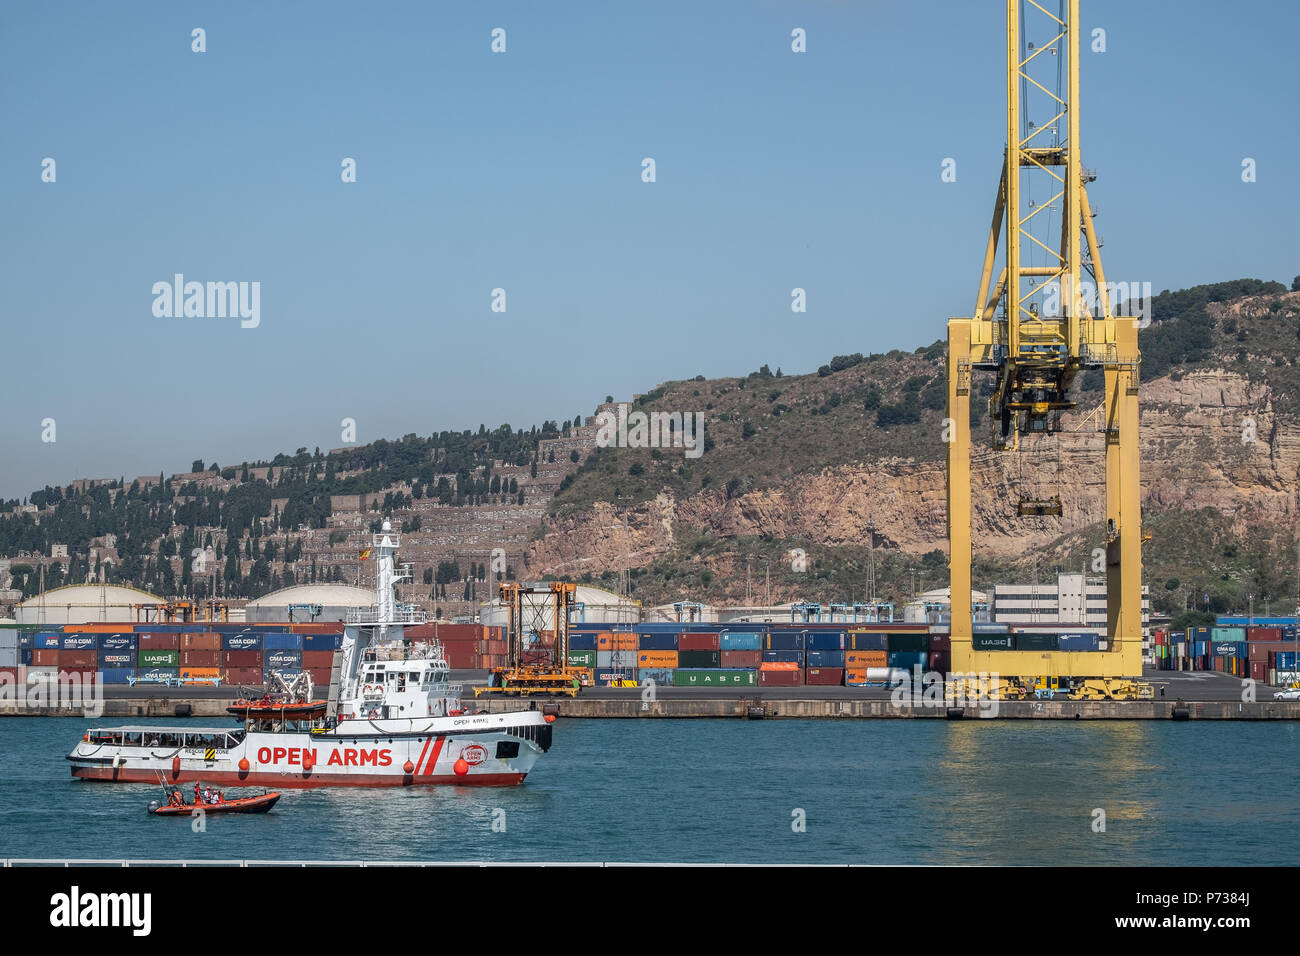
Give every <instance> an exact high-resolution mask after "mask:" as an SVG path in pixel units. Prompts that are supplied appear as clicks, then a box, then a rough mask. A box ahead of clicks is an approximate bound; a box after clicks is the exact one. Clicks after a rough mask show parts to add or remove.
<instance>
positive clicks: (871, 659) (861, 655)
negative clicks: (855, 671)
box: [844, 651, 889, 668]
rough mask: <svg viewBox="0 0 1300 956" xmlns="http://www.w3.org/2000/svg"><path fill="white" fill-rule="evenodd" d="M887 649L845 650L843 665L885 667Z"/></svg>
mask: <svg viewBox="0 0 1300 956" xmlns="http://www.w3.org/2000/svg"><path fill="white" fill-rule="evenodd" d="M888 656H889V653H888V652H887V651H845V653H844V666H845V667H850V668H867V667H885V666H886V664H887V660H888Z"/></svg>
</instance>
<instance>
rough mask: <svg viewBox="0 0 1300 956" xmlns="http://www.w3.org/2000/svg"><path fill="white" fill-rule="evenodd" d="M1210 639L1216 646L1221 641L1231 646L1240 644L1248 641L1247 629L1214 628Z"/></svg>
mask: <svg viewBox="0 0 1300 956" xmlns="http://www.w3.org/2000/svg"><path fill="white" fill-rule="evenodd" d="M1210 630H1211V634H1212V635H1213V636H1212V637H1211V638H1210V639H1211V640H1212V641H1214V642H1215V643H1216V644H1217V643H1219V642H1220V641H1222V642H1225V643H1229V644H1240V643H1241V642H1242V641H1244V640H1246V629H1245V628H1244V627H1214V628H1211V629H1210Z"/></svg>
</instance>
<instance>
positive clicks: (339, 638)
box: [302, 633, 343, 654]
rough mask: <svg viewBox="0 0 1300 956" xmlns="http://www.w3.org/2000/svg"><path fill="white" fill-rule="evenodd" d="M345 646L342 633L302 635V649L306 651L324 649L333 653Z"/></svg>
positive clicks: (318, 651) (320, 650)
mask: <svg viewBox="0 0 1300 956" xmlns="http://www.w3.org/2000/svg"><path fill="white" fill-rule="evenodd" d="M342 646H343V635H342V634H323V633H322V634H304V635H303V636H302V649H303V651H304V653H305V652H307V651H315V652H316V653H320V652H322V651H324V652H326V653H329V654H333V653H334V652H335V651H337V650H339V649H340V648H341V647H342Z"/></svg>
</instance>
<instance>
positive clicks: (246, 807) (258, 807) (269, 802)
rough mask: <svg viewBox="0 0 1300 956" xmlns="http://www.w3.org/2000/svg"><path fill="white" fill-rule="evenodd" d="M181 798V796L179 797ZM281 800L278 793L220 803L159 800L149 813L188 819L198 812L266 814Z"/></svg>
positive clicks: (154, 803)
mask: <svg viewBox="0 0 1300 956" xmlns="http://www.w3.org/2000/svg"><path fill="white" fill-rule="evenodd" d="M177 796H178V797H179V795H177ZM279 799H280V795H279V794H278V793H261V794H258V795H257V796H255V797H237V798H235V799H234V800H225V799H223V800H221V801H220V802H218V803H186V802H184V800H177V801H176V802H169V803H165V804H164V803H160V802H159V801H157V800H154V801H152V802H151V803H150V804H149V812H150V813H151V814H153V815H154V816H157V817H188V816H190V815H191V814H193V813H194V812H195V811H196V810H202V811H203V812H204V813H205V814H207V813H266V812H267V811H268V810H270V809H271V808H272V807H273V806H275V804H276V802H277V801H278V800H279Z"/></svg>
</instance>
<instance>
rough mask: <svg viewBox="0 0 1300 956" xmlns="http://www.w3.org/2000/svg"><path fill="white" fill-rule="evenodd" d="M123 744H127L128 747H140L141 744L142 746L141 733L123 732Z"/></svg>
mask: <svg viewBox="0 0 1300 956" xmlns="http://www.w3.org/2000/svg"><path fill="white" fill-rule="evenodd" d="M122 744H123V746H126V747H139V746H140V734H123V735H122Z"/></svg>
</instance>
